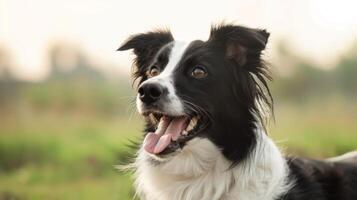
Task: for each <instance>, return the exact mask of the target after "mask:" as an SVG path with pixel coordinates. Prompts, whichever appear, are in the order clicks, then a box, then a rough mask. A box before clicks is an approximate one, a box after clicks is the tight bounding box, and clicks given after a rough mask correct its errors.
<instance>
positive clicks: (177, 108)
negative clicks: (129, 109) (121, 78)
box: [136, 41, 190, 116]
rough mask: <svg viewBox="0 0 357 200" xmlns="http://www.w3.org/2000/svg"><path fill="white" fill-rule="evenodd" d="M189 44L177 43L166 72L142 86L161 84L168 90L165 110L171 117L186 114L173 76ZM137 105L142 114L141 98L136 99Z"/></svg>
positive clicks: (172, 50)
mask: <svg viewBox="0 0 357 200" xmlns="http://www.w3.org/2000/svg"><path fill="white" fill-rule="evenodd" d="M189 44H190V43H188V42H179V41H175V42H174V45H173V47H172V49H171V53H170V56H169V62H168V63H167V65H166V67H165V69H164V71H162V72H161V73H160V74H159V75H158V76H155V77H152V78H149V79H148V80H146V81H144V82H143V83H142V84H141V85H143V84H146V83H155V84H160V85H162V86H164V87H166V88H167V89H168V99H169V101H168V102H167V103H165V106H164V108H163V110H164V111H165V113H166V114H168V115H171V116H179V115H182V114H183V113H184V106H183V103H182V102H181V100H180V99H179V97H178V96H177V95H176V91H175V88H174V85H173V80H172V76H173V73H174V71H175V69H176V68H177V66H178V63H179V62H180V60H181V59H182V56H183V54H184V53H185V51H186V49H187V47H188V46H189ZM136 103H137V104H136V105H137V108H138V111H139V113H142V106H143V105H142V102H141V100H140V98H139V96H137V98H136Z"/></svg>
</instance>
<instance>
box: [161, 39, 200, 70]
mask: <svg viewBox="0 0 357 200" xmlns="http://www.w3.org/2000/svg"><path fill="white" fill-rule="evenodd" d="M202 43H203V42H202V41H200V40H194V41H173V42H171V43H169V44H167V45H165V46H164V47H163V48H162V49H161V50H160V52H159V53H158V55H157V60H163V59H165V60H167V64H166V66H164V67H165V69H164V71H163V73H167V72H172V71H174V70H175V69H176V68H177V67H178V66H179V63H180V62H181V61H182V60H184V59H185V58H186V57H187V56H190V55H191V54H192V53H193V52H194V51H195V50H196V49H197V48H198V47H200V46H201V45H202Z"/></svg>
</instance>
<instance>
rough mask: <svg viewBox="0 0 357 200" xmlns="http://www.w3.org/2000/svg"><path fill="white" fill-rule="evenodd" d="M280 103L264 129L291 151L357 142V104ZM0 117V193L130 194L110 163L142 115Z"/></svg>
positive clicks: (122, 155)
mask: <svg viewBox="0 0 357 200" xmlns="http://www.w3.org/2000/svg"><path fill="white" fill-rule="evenodd" d="M279 105H280V107H277V110H276V123H275V124H271V125H270V127H269V130H270V131H269V132H270V135H271V136H272V137H273V138H274V140H275V141H277V142H278V144H279V146H280V147H282V148H283V149H285V151H286V152H287V153H288V154H290V155H291V154H294V155H295V154H297V155H303V156H312V157H316V158H323V157H328V156H334V155H337V154H341V153H344V152H346V151H350V150H354V149H357V124H356V123H355V122H356V119H357V117H356V116H357V110H356V108H354V109H355V110H353V109H351V106H349V105H347V104H346V105H344V104H342V103H336V102H333V103H332V104H331V102H330V103H327V104H316V103H315V104H311V105H285V104H284V105H283V104H279ZM331 105H333V106H331ZM128 118H130V119H128ZM0 120H1V126H0V200H8V199H15V200H28V199H31V200H42V199H48V200H52V199H60V200H67V199H68V200H70V199H75V200H79V199H85V200H91V199H108V200H111V199H113V200H129V199H132V196H133V189H132V180H131V176H130V174H124V173H121V172H118V171H117V170H116V169H115V167H114V166H115V165H117V164H119V163H120V162H122V161H124V160H126V158H127V153H128V152H129V151H130V149H129V148H128V147H127V146H126V144H129V140H138V138H139V137H140V130H141V122H140V118H139V117H137V116H134V117H127V116H126V115H123V116H121V117H110V116H100V115H94V114H92V115H88V114H87V113H59V114H55V113H54V112H32V111H31V112H30V111H26V109H24V110H23V112H22V113H17V114H16V115H15V114H13V115H11V114H10V115H6V116H5V115H3V116H2V117H0Z"/></svg>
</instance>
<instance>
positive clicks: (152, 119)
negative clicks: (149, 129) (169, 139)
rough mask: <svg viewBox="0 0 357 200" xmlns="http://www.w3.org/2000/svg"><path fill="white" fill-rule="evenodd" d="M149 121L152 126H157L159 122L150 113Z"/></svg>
mask: <svg viewBox="0 0 357 200" xmlns="http://www.w3.org/2000/svg"><path fill="white" fill-rule="evenodd" d="M149 120H150V122H151V123H152V124H158V123H159V121H157V119H156V117H155V116H154V114H152V113H150V114H149Z"/></svg>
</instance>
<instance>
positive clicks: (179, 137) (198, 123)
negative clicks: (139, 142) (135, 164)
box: [141, 110, 204, 162]
mask: <svg viewBox="0 0 357 200" xmlns="http://www.w3.org/2000/svg"><path fill="white" fill-rule="evenodd" d="M141 114H142V115H143V116H144V118H145V120H146V125H147V130H148V133H146V137H145V139H144V142H143V147H144V148H143V149H144V151H146V153H147V154H148V155H149V156H150V157H151V158H152V159H153V160H154V161H158V162H162V161H167V160H169V159H170V158H173V157H174V156H176V155H178V154H179V153H180V152H181V151H182V149H183V148H185V145H186V144H187V142H188V141H190V140H192V139H193V138H195V137H198V136H199V135H200V133H201V132H202V129H203V128H204V123H203V121H204V120H203V119H202V118H203V117H202V116H200V115H198V114H194V113H192V114H189V115H186V114H185V115H175V116H173V115H169V114H166V113H165V112H161V111H157V110H155V111H153V110H148V111H145V112H143V113H141ZM173 127H174V130H173ZM177 127H179V128H177ZM175 132H176V133H175ZM168 136H169V137H170V139H169V141H167V140H166V141H165V142H163V141H162V140H165V139H166V137H168ZM152 138H154V139H152ZM152 140H154V141H152ZM160 143H165V144H164V145H162V144H160ZM150 145H152V146H155V145H156V147H155V148H153V147H152V146H151V147H150ZM148 146H149V147H148ZM157 148H159V150H157ZM152 149H154V151H153V150H152Z"/></svg>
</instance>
